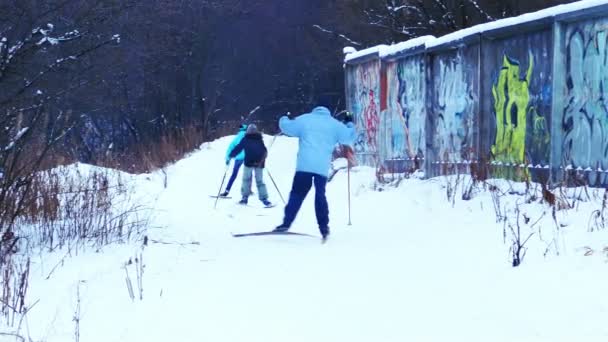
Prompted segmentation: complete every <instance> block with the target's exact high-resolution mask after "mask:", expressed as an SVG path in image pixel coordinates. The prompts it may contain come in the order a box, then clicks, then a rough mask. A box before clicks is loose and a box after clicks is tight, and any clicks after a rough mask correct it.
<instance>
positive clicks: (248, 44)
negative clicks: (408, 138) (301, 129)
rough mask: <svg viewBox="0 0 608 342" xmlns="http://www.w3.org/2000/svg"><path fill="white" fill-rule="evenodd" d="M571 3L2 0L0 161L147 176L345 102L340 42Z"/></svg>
mask: <svg viewBox="0 0 608 342" xmlns="http://www.w3.org/2000/svg"><path fill="white" fill-rule="evenodd" d="M565 2H569V1H547V0H545V1H538V0H530V1H521V0H509V1H500V2H497V1H488V0H389V1H378V0H376V1H373V0H272V1H270V0H254V1H242V0H205V1H201V0H183V1H176V0H146V1H143V0H126V1H118V0H0V123H1V126H0V127H2V130H3V132H2V135H0V150H1V151H2V152H0V168H1V169H2V170H4V173H7V170H10V169H11V163H13V162H15V160H16V159H15V158H16V157H15V153H17V152H19V151H21V152H19V154H20V156H19V157H18V158H17V159H19V158H24V156H27V158H30V159H31V157H33V156H37V157H40V160H38V159H36V160H35V161H33V162H35V163H42V164H43V165H45V166H46V167H51V166H54V165H57V164H66V163H70V162H74V161H80V162H84V163H91V164H96V165H104V166H111V167H114V168H118V169H121V170H125V171H129V172H136V173H137V172H146V171H149V170H152V169H155V168H158V167H160V166H162V165H164V164H166V163H167V162H171V161H174V160H176V159H178V158H179V157H180V156H182V155H183V154H184V153H187V152H189V151H191V150H193V149H194V148H196V147H198V146H199V145H200V143H201V142H203V141H207V140H210V139H214V138H216V137H218V136H223V135H226V134H233V133H234V131H235V129H236V127H237V125H238V124H239V123H240V122H241V121H242V120H243V119H244V118H246V117H247V116H248V114H249V113H250V112H251V111H253V112H254V113H253V114H252V115H251V116H250V117H248V118H247V120H248V121H255V122H257V123H258V124H259V125H260V126H261V127H262V128H263V129H264V130H265V132H266V133H270V134H272V133H275V132H276V129H277V128H276V119H277V118H278V117H279V116H280V115H282V114H283V113H285V112H287V111H290V112H292V113H301V112H304V111H307V110H309V109H310V108H311V106H312V105H314V101H315V97H316V96H317V95H319V94H322V93H324V94H330V95H332V96H333V97H334V99H335V108H332V109H335V110H339V109H342V108H343V107H344V84H343V83H344V74H343V68H342V59H343V55H342V48H343V47H344V46H353V47H355V48H356V49H363V48H366V47H368V46H372V45H376V44H380V43H385V44H391V43H396V42H399V41H404V40H407V39H410V38H414V37H417V36H420V35H427V34H432V35H435V36H440V35H443V34H447V33H449V32H452V31H455V30H458V29H462V28H465V27H469V26H472V25H475V24H479V23H482V22H487V21H491V20H495V19H500V18H503V17H510V16H514V15H519V14H522V13H525V12H529V11H533V10H538V9H541V8H546V7H549V6H552V5H556V4H559V3H565ZM24 128H27V129H25V130H24ZM9 146H10V148H8V147H9ZM43 156H44V158H42V157H43ZM49 157H50V158H49ZM27 158H25V159H27Z"/></svg>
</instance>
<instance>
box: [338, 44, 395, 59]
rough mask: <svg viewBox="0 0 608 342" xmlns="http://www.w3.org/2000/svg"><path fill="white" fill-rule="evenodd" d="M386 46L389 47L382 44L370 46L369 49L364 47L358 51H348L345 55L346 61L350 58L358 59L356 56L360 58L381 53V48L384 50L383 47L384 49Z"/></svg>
mask: <svg viewBox="0 0 608 342" xmlns="http://www.w3.org/2000/svg"><path fill="white" fill-rule="evenodd" d="M386 47H387V46H386V45H384V44H382V45H376V46H372V47H369V48H367V49H363V50H361V51H356V52H351V53H348V54H347V55H346V56H345V57H344V62H348V61H350V60H353V59H356V58H359V57H363V56H368V55H373V54H376V53H379V52H380V50H382V49H384V48H386ZM351 51H352V50H351Z"/></svg>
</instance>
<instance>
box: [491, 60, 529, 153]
mask: <svg viewBox="0 0 608 342" xmlns="http://www.w3.org/2000/svg"><path fill="white" fill-rule="evenodd" d="M533 68H534V56H533V55H532V53H530V56H529V64H528V69H527V71H526V75H525V76H524V77H523V78H522V77H520V65H519V62H518V61H516V60H514V59H511V58H509V57H507V56H504V57H503V63H502V68H501V69H500V73H499V76H498V80H497V82H496V83H495V84H494V85H493V86H492V95H493V97H494V113H495V115H496V141H495V143H494V145H492V148H491V151H492V156H493V157H494V160H496V161H500V162H503V163H509V164H517V165H519V164H522V163H523V162H524V160H525V153H526V146H525V145H526V120H527V115H526V113H527V112H528V104H529V102H530V90H529V85H530V79H531V77H532V70H533Z"/></svg>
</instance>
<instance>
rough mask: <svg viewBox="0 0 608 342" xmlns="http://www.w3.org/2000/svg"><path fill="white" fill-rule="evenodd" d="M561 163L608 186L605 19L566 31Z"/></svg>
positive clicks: (607, 33) (607, 32) (607, 31)
mask: <svg viewBox="0 0 608 342" xmlns="http://www.w3.org/2000/svg"><path fill="white" fill-rule="evenodd" d="M565 39H566V41H565V44H564V47H565V56H564V57H565V58H564V59H565V61H564V64H565V65H564V67H565V76H566V82H565V84H563V85H562V87H563V89H564V91H563V94H565V97H566V98H565V100H564V108H562V109H561V110H559V111H556V115H559V116H560V117H561V127H562V130H563V132H562V134H563V135H562V139H563V140H562V153H563V158H562V160H563V162H562V163H563V164H565V165H566V168H568V169H573V170H577V169H578V170H579V171H583V172H587V175H586V177H588V181H589V183H590V184H591V185H595V184H606V183H608V179H607V178H608V173H607V172H606V171H607V170H608V98H607V96H608V46H607V44H606V42H607V40H608V19H598V20H594V21H587V22H583V23H576V24H570V25H568V26H567V28H566V31H565Z"/></svg>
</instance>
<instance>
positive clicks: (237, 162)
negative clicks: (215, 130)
mask: <svg viewBox="0 0 608 342" xmlns="http://www.w3.org/2000/svg"><path fill="white" fill-rule="evenodd" d="M246 131H247V125H245V124H243V125H241V126H240V127H239V132H238V133H237V134H236V136H235V137H234V139H232V142H231V143H230V146H228V150H226V165H229V164H230V159H231V158H230V153H231V152H232V150H234V148H235V147H236V145H238V144H239V143H240V142H241V140H243V137H245V133H246ZM244 160H245V151H244V150H243V151H241V152H240V153H239V154H237V155H236V157H234V167H233V168H232V175H231V176H230V179H229V180H228V185H226V190H224V192H222V193H221V194H220V196H222V197H226V196H228V194H229V193H230V189H231V188H232V183H234V180H235V179H236V176H237V175H238V173H239V169H240V168H241V166H242V165H243V161H244Z"/></svg>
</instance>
